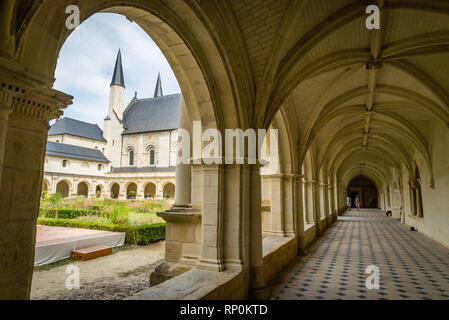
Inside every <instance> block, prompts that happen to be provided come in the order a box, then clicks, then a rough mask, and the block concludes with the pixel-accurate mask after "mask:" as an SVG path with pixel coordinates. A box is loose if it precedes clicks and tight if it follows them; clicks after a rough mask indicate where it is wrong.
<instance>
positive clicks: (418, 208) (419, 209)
mask: <svg viewBox="0 0 449 320" xmlns="http://www.w3.org/2000/svg"><path fill="white" fill-rule="evenodd" d="M415 191H416V213H417V215H418V217H419V218H422V217H423V206H422V195H421V186H420V185H419V182H418V184H417V187H416V189H415Z"/></svg>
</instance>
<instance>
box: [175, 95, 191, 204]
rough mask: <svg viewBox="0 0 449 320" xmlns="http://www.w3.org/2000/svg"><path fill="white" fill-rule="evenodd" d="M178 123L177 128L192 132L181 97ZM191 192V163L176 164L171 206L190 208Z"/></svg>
mask: <svg viewBox="0 0 449 320" xmlns="http://www.w3.org/2000/svg"><path fill="white" fill-rule="evenodd" d="M178 123H179V128H182V129H185V130H187V131H188V132H190V134H191V133H192V130H191V128H192V123H191V121H190V117H189V115H188V113H187V106H186V104H185V102H184V98H183V97H181V104H180V107H179V119H178ZM178 146H179V145H178ZM191 193H192V191H191V165H190V164H182V163H181V164H176V192H175V203H174V204H173V207H174V208H185V209H189V208H191V206H192V203H191V197H192V195H191Z"/></svg>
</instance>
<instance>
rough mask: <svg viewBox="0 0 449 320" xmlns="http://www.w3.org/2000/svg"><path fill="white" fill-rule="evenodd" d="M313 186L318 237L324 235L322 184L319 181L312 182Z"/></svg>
mask: <svg viewBox="0 0 449 320" xmlns="http://www.w3.org/2000/svg"><path fill="white" fill-rule="evenodd" d="M311 184H312V195H313V209H314V216H315V224H316V230H317V235H318V236H321V235H322V234H323V226H322V225H321V211H320V210H321V200H320V182H319V181H317V180H313V181H311Z"/></svg>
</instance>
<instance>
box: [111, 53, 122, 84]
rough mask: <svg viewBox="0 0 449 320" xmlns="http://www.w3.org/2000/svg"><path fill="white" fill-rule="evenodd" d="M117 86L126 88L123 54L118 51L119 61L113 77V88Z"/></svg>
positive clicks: (116, 62)
mask: <svg viewBox="0 0 449 320" xmlns="http://www.w3.org/2000/svg"><path fill="white" fill-rule="evenodd" d="M112 85H117V86H122V87H123V88H124V87H125V80H124V79H123V67H122V54H121V53H120V49H119V50H118V54H117V60H116V61H115V68H114V73H113V75H112V81H111V86H112Z"/></svg>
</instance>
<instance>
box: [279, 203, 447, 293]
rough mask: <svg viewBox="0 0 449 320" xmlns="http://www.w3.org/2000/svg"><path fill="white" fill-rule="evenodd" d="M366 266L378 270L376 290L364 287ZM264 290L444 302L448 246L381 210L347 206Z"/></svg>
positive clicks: (366, 274) (367, 275) (366, 275)
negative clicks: (336, 219) (268, 287)
mask: <svg viewBox="0 0 449 320" xmlns="http://www.w3.org/2000/svg"><path fill="white" fill-rule="evenodd" d="M340 218H342V219H340ZM370 265H373V266H377V267H378V268H379V271H380V283H379V284H380V286H379V289H371V290H370V289H367V286H366V280H367V278H368V277H369V276H370V274H371V273H370V274H369V273H366V268H367V267H368V266H370ZM270 289H271V295H272V299H285V300H292V299H306V300H317V299H318V300H319V299H327V300H329V299H344V300H348V299H350V300H378V299H381V300H390V299H392V300H397V299H401V300H404V299H406V300H407V299H419V300H422V299H432V300H433V299H442V300H448V299H449V249H447V248H445V247H443V246H442V245H440V244H438V243H436V242H435V241H433V240H430V239H429V238H427V237H426V236H424V235H422V234H420V233H418V232H412V231H410V230H409V228H408V227H407V226H406V225H404V224H401V223H400V222H399V221H398V220H397V219H393V218H387V217H386V215H385V213H384V212H383V211H380V210H373V209H361V210H360V211H356V210H355V209H353V210H352V211H349V212H347V213H346V214H345V215H344V216H343V217H339V220H338V221H337V223H336V224H334V226H332V227H331V228H330V229H329V230H328V231H327V232H326V233H325V234H324V236H323V237H322V238H321V239H319V240H318V241H317V242H316V243H315V244H314V245H313V246H312V248H311V253H310V254H308V255H306V256H303V257H298V258H297V260H295V261H294V262H292V263H291V264H290V265H289V266H288V267H287V268H286V269H284V270H283V271H282V272H281V274H280V275H279V276H278V277H277V278H276V279H274V280H273V281H272V283H271V286H270Z"/></svg>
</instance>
